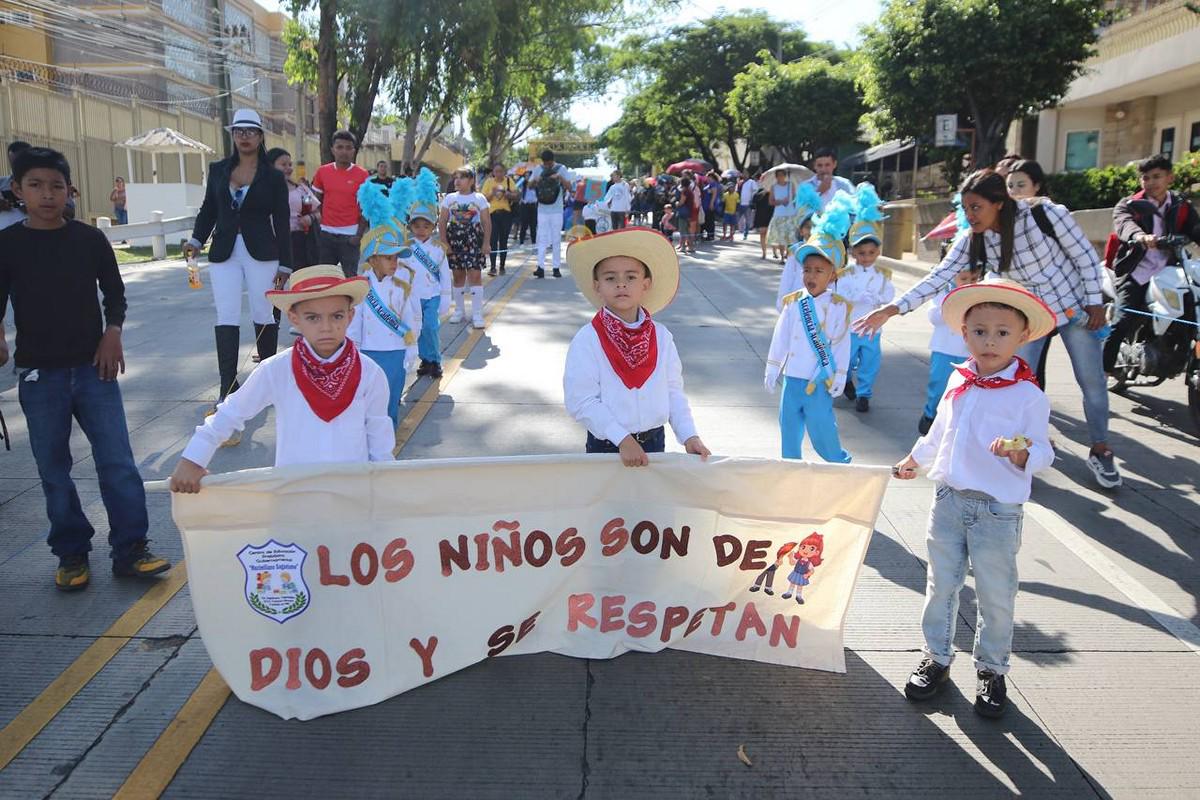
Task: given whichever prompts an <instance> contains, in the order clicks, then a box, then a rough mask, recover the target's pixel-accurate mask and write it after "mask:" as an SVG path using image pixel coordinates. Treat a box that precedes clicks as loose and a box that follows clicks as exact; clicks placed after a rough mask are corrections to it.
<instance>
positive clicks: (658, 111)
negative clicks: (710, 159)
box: [600, 91, 695, 172]
mask: <svg viewBox="0 0 1200 800" xmlns="http://www.w3.org/2000/svg"><path fill="white" fill-rule="evenodd" d="M663 111H664V109H663V106H662V105H661V104H660V103H658V102H657V101H656V99H655V98H654V96H653V93H652V92H649V91H644V92H640V93H638V94H633V95H630V96H629V97H626V98H625V100H624V101H623V102H622V110H621V118H620V119H619V120H617V121H616V122H615V123H613V124H612V125H610V126H609V127H608V128H606V129H605V130H604V132H603V133H601V134H600V146H601V147H603V148H605V149H606V150H607V151H608V159H609V160H610V161H612V162H614V163H616V164H619V165H620V166H621V167H622V168H623V169H625V170H626V171H631V172H632V171H640V169H641V168H642V167H646V168H651V167H654V166H659V167H662V166H666V165H667V164H669V163H670V162H672V161H675V160H677V159H679V158H681V157H682V156H683V155H686V154H688V152H689V151H690V150H691V148H692V147H693V145H694V144H695V142H694V140H692V139H690V138H689V137H688V136H686V135H685V134H684V133H683V132H682V131H680V130H679V129H678V128H676V127H672V126H671V125H670V124H669V123H668V122H667V121H665V120H664V117H665V116H666V115H665V114H664V113H663Z"/></svg>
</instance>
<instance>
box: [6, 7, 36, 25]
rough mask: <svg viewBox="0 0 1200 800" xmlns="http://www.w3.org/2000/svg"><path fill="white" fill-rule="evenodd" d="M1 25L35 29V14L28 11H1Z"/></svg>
mask: <svg viewBox="0 0 1200 800" xmlns="http://www.w3.org/2000/svg"><path fill="white" fill-rule="evenodd" d="M0 25H20V26H21V27H22V28H32V27H33V14H30V13H29V12H28V11H12V10H10V9H3V10H0Z"/></svg>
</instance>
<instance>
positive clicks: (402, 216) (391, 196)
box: [388, 178, 416, 224]
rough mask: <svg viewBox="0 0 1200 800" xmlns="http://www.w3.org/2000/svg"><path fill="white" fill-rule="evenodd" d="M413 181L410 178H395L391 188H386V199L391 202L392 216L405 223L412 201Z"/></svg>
mask: <svg viewBox="0 0 1200 800" xmlns="http://www.w3.org/2000/svg"><path fill="white" fill-rule="evenodd" d="M415 183H416V181H414V180H413V179H412V178H397V179H396V180H394V181H392V188H391V189H389V190H388V200H390V201H391V204H392V216H393V217H395V218H396V219H398V220H400V221H401V222H403V223H405V224H407V223H408V209H409V206H411V205H412V202H413V192H414V191H415Z"/></svg>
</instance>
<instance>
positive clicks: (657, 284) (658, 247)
mask: <svg viewBox="0 0 1200 800" xmlns="http://www.w3.org/2000/svg"><path fill="white" fill-rule="evenodd" d="M613 256H629V257H630V258H636V259H637V260H638V261H641V262H642V263H643V264H645V265H646V266H647V267H649V268H650V278H651V281H650V291H648V292H646V296H645V297H644V298H642V306H643V307H644V308H645V309H646V310H647V311H648V312H650V313H651V314H657V313H658V312H659V311H662V310H663V309H664V308H666V307H667V306H669V305H670V304H671V301H672V300H674V299H675V293H676V292H678V291H679V256H677V255H676V254H675V248H674V246H672V245H671V242H670V241H668V240H667V238H666V237H665V236H663V235H662V234H661V233H659V232H658V231H655V230H651V229H650V228H621V229H620V230H615V231H609V232H608V233H601V234H599V235H597V236H589V237H588V238H586V239H577V240H576V241H574V242H571V244H570V245H568V246H567V266H568V267H569V268H570V270H571V276H572V277H573V278H575V285H576V286H578V287H579V291H581V292H583V296H584V297H586V298H587V299H588V301H589V302H590V303H591V304H592V305H594V306H595V307H596V308H601V307H603V305H604V301H603V300H602V299H600V295H599V294H597V293H596V288H595V279H594V278H593V277H592V270H593V269H594V268H595V266H596V265H597V264H599V263H600V262H601V261H603V260H604V259H606V258H611V257H613Z"/></svg>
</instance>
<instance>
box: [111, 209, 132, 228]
mask: <svg viewBox="0 0 1200 800" xmlns="http://www.w3.org/2000/svg"><path fill="white" fill-rule="evenodd" d="M113 216H114V217H116V220H117V224H118V225H128V224H129V211H128V210H126V209H124V208H115V207H114V208H113Z"/></svg>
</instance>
